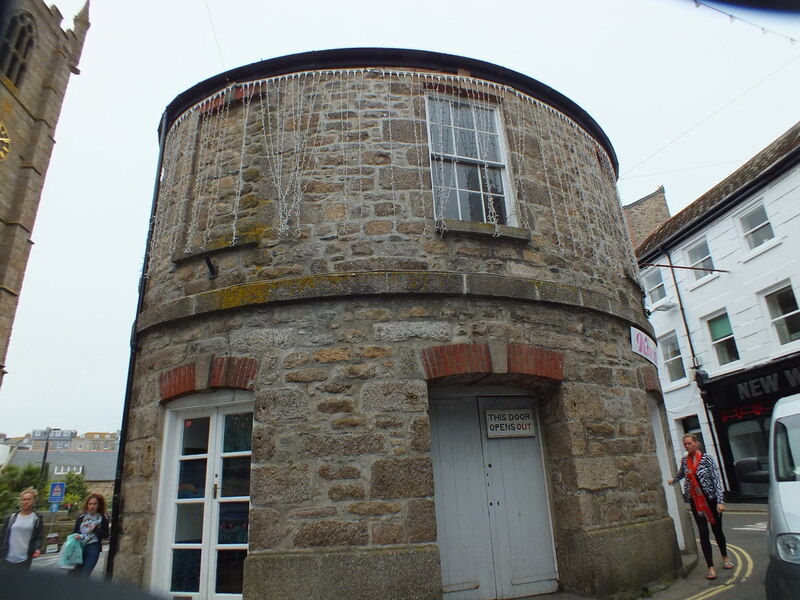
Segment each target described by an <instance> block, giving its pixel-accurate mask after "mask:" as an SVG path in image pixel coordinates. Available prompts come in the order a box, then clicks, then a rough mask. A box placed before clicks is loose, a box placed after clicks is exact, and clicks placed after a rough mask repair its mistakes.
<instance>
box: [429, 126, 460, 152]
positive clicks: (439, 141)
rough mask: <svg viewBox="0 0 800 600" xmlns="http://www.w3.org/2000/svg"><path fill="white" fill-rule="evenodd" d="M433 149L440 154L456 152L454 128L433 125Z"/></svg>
mask: <svg viewBox="0 0 800 600" xmlns="http://www.w3.org/2000/svg"><path fill="white" fill-rule="evenodd" d="M431 149H432V150H433V151H434V152H437V153H439V154H454V153H455V152H454V146H453V128H452V127H439V126H437V125H431Z"/></svg>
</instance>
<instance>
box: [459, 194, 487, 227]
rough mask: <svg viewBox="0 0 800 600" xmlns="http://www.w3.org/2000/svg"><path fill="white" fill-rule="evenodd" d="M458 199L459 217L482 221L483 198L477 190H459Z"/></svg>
mask: <svg viewBox="0 0 800 600" xmlns="http://www.w3.org/2000/svg"><path fill="white" fill-rule="evenodd" d="M458 200H459V202H460V204H461V218H462V219H465V220H469V221H477V222H478V223H482V222H484V221H485V220H486V219H485V218H484V215H483V199H482V197H481V195H480V193H478V192H459V193H458Z"/></svg>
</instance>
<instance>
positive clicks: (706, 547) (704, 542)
mask: <svg viewBox="0 0 800 600" xmlns="http://www.w3.org/2000/svg"><path fill="white" fill-rule="evenodd" d="M689 505H690V506H691V507H692V516H693V517H694V522H695V523H697V532H698V533H699V534H700V547H701V548H702V549H703V557H704V558H705V559H706V564H707V565H708V566H709V568H710V567H713V566H714V560H713V558H712V557H711V540H710V539H709V537H708V526H709V523H708V519H706V518H705V517H701V516H700V515H699V514H697V510H696V509H695V507H694V502H690V503H689ZM708 508H710V509H711V514H712V515H714V517H715V520H716V523H715V524H714V525H711V531H713V532H714V539H715V540H717V546H719V552H720V554H722V556H728V546H727V543H726V542H725V534H724V533H722V515H721V514H720V513H718V512H717V503H716V502H713V501H712V502H709V503H708Z"/></svg>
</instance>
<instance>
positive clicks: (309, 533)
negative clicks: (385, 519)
mask: <svg viewBox="0 0 800 600" xmlns="http://www.w3.org/2000/svg"><path fill="white" fill-rule="evenodd" d="M293 542H294V545H295V546H296V547H298V548H319V547H321V546H365V545H366V544H367V543H368V542H369V533H368V530H367V524H366V523H354V522H351V521H316V522H314V523H306V524H304V525H301V526H300V528H299V529H298V530H297V533H296V534H295V535H294V540H293Z"/></svg>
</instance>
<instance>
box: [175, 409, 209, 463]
mask: <svg viewBox="0 0 800 600" xmlns="http://www.w3.org/2000/svg"><path fill="white" fill-rule="evenodd" d="M208 424H209V418H208V417H201V418H199V419H186V420H184V422H183V452H182V453H181V454H183V456H187V455H189V454H205V453H206V452H208Z"/></svg>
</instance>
